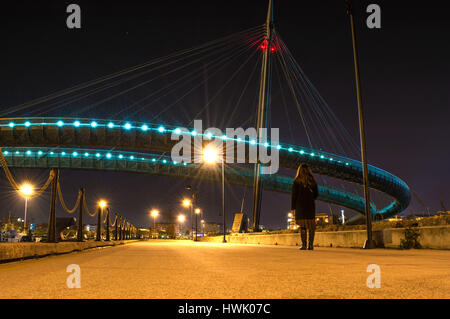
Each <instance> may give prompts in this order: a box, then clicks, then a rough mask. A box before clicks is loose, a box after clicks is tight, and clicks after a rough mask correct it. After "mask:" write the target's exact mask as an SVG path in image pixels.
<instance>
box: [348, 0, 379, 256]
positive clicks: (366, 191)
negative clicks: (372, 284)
mask: <svg viewBox="0 0 450 319" xmlns="http://www.w3.org/2000/svg"><path fill="white" fill-rule="evenodd" d="M346 6H347V14H348V15H349V18H350V28H351V31H352V44H353V63H354V65H355V82H356V95H357V102H358V117H359V136H360V142H361V162H362V178H363V188H364V202H365V213H366V228H367V239H366V242H365V243H364V248H365V249H372V248H375V242H374V241H373V239H372V216H371V211H370V192H369V177H368V173H367V154H366V136H365V130H364V114H363V106H362V97H361V80H360V77H359V62H358V50H357V46H356V33H355V21H354V18H353V7H352V3H351V0H346Z"/></svg>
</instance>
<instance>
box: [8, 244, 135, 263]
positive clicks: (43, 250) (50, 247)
mask: <svg viewBox="0 0 450 319" xmlns="http://www.w3.org/2000/svg"><path fill="white" fill-rule="evenodd" d="M135 241H136V240H122V241H109V242H105V241H101V242H100V241H85V242H60V243H0V262H7V261H14V260H20V259H26V258H36V257H44V256H48V255H55V254H66V253H70V252H73V251H81V250H85V249H89V248H97V247H107V246H117V245H123V244H126V243H130V242H135Z"/></svg>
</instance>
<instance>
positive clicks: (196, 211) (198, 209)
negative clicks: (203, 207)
mask: <svg viewBox="0 0 450 319" xmlns="http://www.w3.org/2000/svg"><path fill="white" fill-rule="evenodd" d="M198 214H200V208H196V209H195V241H197V240H198V238H197V233H198V230H197V216H198Z"/></svg>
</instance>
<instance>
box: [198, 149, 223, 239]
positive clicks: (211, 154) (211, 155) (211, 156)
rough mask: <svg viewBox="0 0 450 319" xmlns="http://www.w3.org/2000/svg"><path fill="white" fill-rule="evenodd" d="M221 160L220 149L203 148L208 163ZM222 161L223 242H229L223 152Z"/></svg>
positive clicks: (204, 157)
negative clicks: (226, 225)
mask: <svg viewBox="0 0 450 319" xmlns="http://www.w3.org/2000/svg"><path fill="white" fill-rule="evenodd" d="M218 160H219V151H218V150H217V149H215V148H213V147H211V146H207V147H205V148H204V149H203V161H204V162H205V163H206V164H210V165H211V164H215V163H217V162H218ZM220 162H221V164H222V217H223V240H222V242H223V243H226V242H227V239H226V232H225V229H226V227H225V165H224V164H225V163H224V158H223V154H222V156H221V157H220Z"/></svg>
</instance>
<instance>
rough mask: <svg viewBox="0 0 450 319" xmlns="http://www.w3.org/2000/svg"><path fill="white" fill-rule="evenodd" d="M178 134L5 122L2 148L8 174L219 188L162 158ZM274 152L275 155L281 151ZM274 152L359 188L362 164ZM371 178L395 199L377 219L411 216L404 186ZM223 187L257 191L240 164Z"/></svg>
mask: <svg viewBox="0 0 450 319" xmlns="http://www.w3.org/2000/svg"><path fill="white" fill-rule="evenodd" d="M175 130H176V128H174V127H167V126H166V127H164V128H162V126H160V125H150V124H148V125H146V124H143V123H138V124H137V123H134V124H133V125H131V124H129V123H126V122H122V121H109V120H91V119H72V118H58V119H54V118H28V119H24V118H21V119H0V145H1V146H2V148H3V152H4V156H5V158H6V160H7V163H8V165H10V166H11V167H34V168H54V167H58V168H69V169H89V170H105V171H125V172H136V173H145V174H156V175H165V176H174V177H181V178H194V179H201V180H209V181H216V182H217V181H220V175H219V174H218V172H217V171H216V170H215V169H211V168H210V167H207V166H201V165H198V164H180V163H173V162H172V160H171V159H170V158H168V157H165V156H164V154H165V153H170V152H171V149H172V147H173V145H174V144H175V143H176V142H177V141H173V140H171V134H172V133H173V132H174V131H175ZM248 142H249V141H244V142H243V143H247V144H248ZM204 143H206V144H207V143H209V141H204ZM236 143H238V141H237V140H236ZM269 147H271V148H272V149H274V148H275V147H276V145H273V146H269ZM118 149H120V150H122V151H117V150H118ZM111 150H114V151H111ZM5 151H6V154H5ZM277 151H279V152H280V157H279V158H280V167H283V168H289V169H296V168H297V167H298V165H299V164H300V163H307V164H308V165H309V166H310V167H311V168H312V170H313V172H314V173H316V174H320V175H325V176H330V177H334V178H339V179H343V180H346V181H349V182H354V183H359V184H361V183H362V170H361V163H360V162H358V161H355V160H352V159H348V158H346V157H342V156H339V155H335V154H329V153H326V152H322V151H317V150H312V149H308V148H305V147H299V146H295V145H288V144H280V145H279V146H278V148H277ZM155 152H158V153H162V154H154V153H155ZM86 154H88V155H86ZM368 173H369V184H370V187H371V188H372V189H376V190H378V191H381V192H383V193H385V194H387V195H389V196H390V197H393V199H394V200H393V201H392V202H391V204H389V205H388V206H386V207H384V208H382V209H378V210H377V209H376V208H375V206H373V205H372V212H373V213H374V215H375V216H376V217H390V216H393V215H395V214H398V213H400V212H401V211H403V210H404V209H405V208H407V206H408V205H409V201H410V192H409V188H408V186H407V185H406V184H405V183H404V182H403V181H402V180H400V179H399V178H397V177H396V176H394V175H392V174H390V173H388V172H386V171H383V170H381V169H379V168H376V167H373V166H370V165H369V172H368ZM226 181H227V183H229V184H233V185H241V186H246V187H252V182H253V170H250V169H248V168H246V167H243V166H240V165H238V164H235V165H232V166H229V167H228V168H227V170H226ZM263 185H264V189H265V190H270V191H277V192H284V193H288V192H290V190H291V185H292V178H291V177H288V176H283V175H279V174H276V175H275V174H274V175H264V177H263ZM319 199H320V200H322V201H325V202H329V203H333V204H336V205H340V206H344V207H348V208H350V209H353V210H355V211H358V212H360V213H362V214H363V213H364V199H363V198H361V197H360V196H358V195H356V194H352V193H348V192H343V191H341V190H337V189H333V188H330V187H326V186H323V185H321V186H320V187H319Z"/></svg>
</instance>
